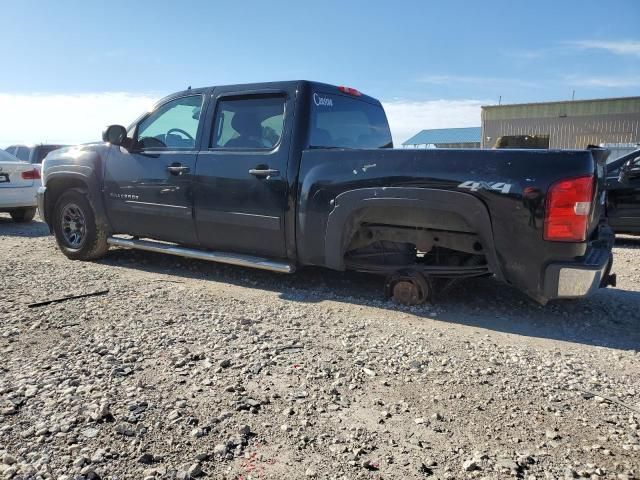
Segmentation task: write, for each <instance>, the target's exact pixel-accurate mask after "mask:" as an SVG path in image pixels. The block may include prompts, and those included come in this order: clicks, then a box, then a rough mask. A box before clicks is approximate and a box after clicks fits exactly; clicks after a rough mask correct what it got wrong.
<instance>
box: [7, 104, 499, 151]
mask: <svg viewBox="0 0 640 480" xmlns="http://www.w3.org/2000/svg"><path fill="white" fill-rule="evenodd" d="M160 96H161V95H154V94H135V93H125V92H106V93H78V94H44V93H42V94H32V95H28V94H9V93H0V112H1V113H0V148H3V147H7V146H8V145H12V144H15V143H26V144H31V143H40V142H49V143H62V144H78V143H85V142H91V141H97V140H100V135H101V133H102V129H103V128H104V127H105V126H106V125H110V124H112V123H118V124H121V125H125V126H127V125H128V124H129V123H131V122H132V121H133V120H135V119H136V118H137V117H138V116H139V115H140V114H142V113H143V112H145V111H147V110H148V109H149V108H150V107H151V106H152V105H153V104H154V103H155V102H156V101H157V100H158V99H159V98H160ZM487 103H490V102H489V101H480V100H432V101H421V102H418V101H409V100H391V101H388V102H383V104H384V107H385V110H386V112H387V116H388V118H389V123H390V125H391V132H392V134H393V140H394V143H395V144H396V145H398V146H400V145H401V144H402V142H403V141H405V140H407V139H408V138H409V137H411V136H412V135H414V134H416V133H417V132H419V131H420V130H422V129H425V128H446V127H472V126H477V125H480V105H484V104H487Z"/></svg>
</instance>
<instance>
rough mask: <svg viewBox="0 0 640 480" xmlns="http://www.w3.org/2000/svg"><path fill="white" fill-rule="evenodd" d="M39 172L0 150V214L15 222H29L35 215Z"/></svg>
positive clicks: (29, 164) (32, 166)
mask: <svg viewBox="0 0 640 480" xmlns="http://www.w3.org/2000/svg"><path fill="white" fill-rule="evenodd" d="M40 184H41V181H40V171H39V170H38V169H37V168H35V166H34V165H32V164H31V163H28V162H23V161H21V160H18V159H17V158H16V157H14V156H13V155H11V154H10V153H8V152H5V151H4V150H0V212H8V213H9V214H10V215H11V218H13V220H14V221H16V222H29V221H31V220H33V217H34V216H35V214H36V206H37V203H36V193H37V191H38V187H39V186H40Z"/></svg>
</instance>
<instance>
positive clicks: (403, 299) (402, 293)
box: [384, 271, 431, 305]
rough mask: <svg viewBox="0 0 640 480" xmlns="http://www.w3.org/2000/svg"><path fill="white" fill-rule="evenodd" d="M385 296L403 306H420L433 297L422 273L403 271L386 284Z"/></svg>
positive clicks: (394, 275)
mask: <svg viewBox="0 0 640 480" xmlns="http://www.w3.org/2000/svg"><path fill="white" fill-rule="evenodd" d="M384 289H385V296H386V297H387V298H391V300H393V301H394V302H396V303H399V304H401V305H420V304H421V303H424V302H426V301H427V300H428V299H429V297H430V296H431V287H430V285H429V282H428V281H427V279H426V278H425V277H424V275H422V274H421V273H420V272H416V271H403V272H398V273H395V274H393V275H391V276H390V277H389V278H388V279H387V281H386V282H385V288H384Z"/></svg>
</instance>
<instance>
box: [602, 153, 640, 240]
mask: <svg viewBox="0 0 640 480" xmlns="http://www.w3.org/2000/svg"><path fill="white" fill-rule="evenodd" d="M630 158H631V159H632V162H633V163H632V165H631V175H630V176H629V178H628V180H627V181H626V182H625V183H621V182H620V181H619V180H618V177H619V174H620V169H621V168H623V167H624V165H625V164H626V163H627V161H628V160H629V159H630ZM615 164H616V165H615V166H614V168H611V169H609V170H608V173H607V217H608V218H609V224H610V225H611V227H612V228H613V230H614V231H616V232H619V233H640V154H639V153H638V152H634V154H633V156H631V157H625V158H624V161H619V160H616V162H615Z"/></svg>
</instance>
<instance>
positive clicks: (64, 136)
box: [0, 92, 161, 148]
mask: <svg viewBox="0 0 640 480" xmlns="http://www.w3.org/2000/svg"><path fill="white" fill-rule="evenodd" d="M160 96H161V95H153V94H133V93H124V92H107V93H78V94H46V93H40V94H10V93H0V148H2V147H6V146H8V145H11V144H14V143H26V144H30V143H40V142H48V143H62V144H77V143H85V142H90V141H95V140H100V135H101V132H102V129H103V128H104V127H105V126H106V125H109V124H112V123H118V124H122V125H125V126H126V125H128V124H129V123H130V122H132V121H133V120H135V119H136V118H137V117H138V116H139V115H140V114H142V113H144V112H145V111H147V110H148V109H149V108H150V107H151V106H152V105H153V103H154V102H155V101H156V100H158V98H160Z"/></svg>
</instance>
